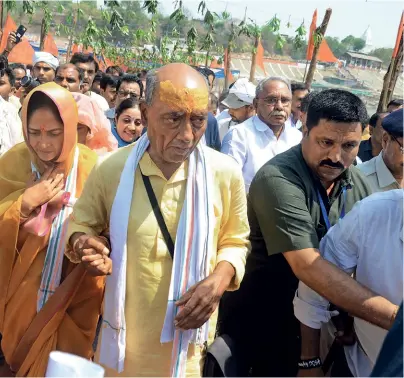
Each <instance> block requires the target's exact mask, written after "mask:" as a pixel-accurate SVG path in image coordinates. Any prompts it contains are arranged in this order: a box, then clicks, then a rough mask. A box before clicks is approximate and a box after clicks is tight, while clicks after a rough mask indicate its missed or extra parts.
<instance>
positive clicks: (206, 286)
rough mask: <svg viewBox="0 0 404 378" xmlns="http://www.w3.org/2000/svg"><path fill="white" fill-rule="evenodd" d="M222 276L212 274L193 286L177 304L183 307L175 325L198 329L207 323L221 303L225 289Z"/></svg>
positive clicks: (181, 327) (178, 327)
mask: <svg viewBox="0 0 404 378" xmlns="http://www.w3.org/2000/svg"><path fill="white" fill-rule="evenodd" d="M221 284H222V277H220V276H218V275H215V274H214V273H213V274H211V275H210V276H209V277H207V278H206V279H204V280H203V281H201V282H199V283H198V284H196V285H194V286H193V287H191V288H190V289H189V290H188V291H187V292H186V293H185V294H184V295H183V296H182V298H180V299H179V300H178V301H177V302H176V303H175V304H176V306H178V307H182V308H181V309H180V311H179V313H178V315H177V316H176V317H175V323H174V324H175V327H176V328H177V329H181V330H187V329H196V328H199V327H201V326H202V325H203V324H205V323H206V322H207V321H208V320H209V318H210V317H211V315H212V314H213V312H214V311H215V310H216V308H217V306H218V305H219V301H220V298H221V297H222V295H223V291H222V290H221V289H220V287H221Z"/></svg>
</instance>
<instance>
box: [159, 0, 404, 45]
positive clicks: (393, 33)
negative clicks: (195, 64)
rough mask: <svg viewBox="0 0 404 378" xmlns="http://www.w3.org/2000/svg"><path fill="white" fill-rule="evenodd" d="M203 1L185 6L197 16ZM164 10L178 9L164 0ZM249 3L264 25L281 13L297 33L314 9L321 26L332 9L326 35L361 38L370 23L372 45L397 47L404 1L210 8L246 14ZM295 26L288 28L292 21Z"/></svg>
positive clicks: (234, 2)
mask: <svg viewBox="0 0 404 378" xmlns="http://www.w3.org/2000/svg"><path fill="white" fill-rule="evenodd" d="M199 2H200V1H199V0H196V1H195V0H183V4H184V6H185V7H186V8H187V9H188V10H189V11H190V12H191V13H192V15H193V16H194V17H197V16H198V14H197V12H198V5H199ZM161 4H162V6H161V11H162V12H163V13H165V14H168V13H171V12H172V11H173V10H174V3H173V2H172V1H171V0H161ZM246 6H247V17H249V18H251V19H253V20H255V22H257V24H259V25H263V24H265V23H266V22H267V21H269V20H270V19H271V18H272V17H273V15H274V14H277V15H278V17H279V18H280V19H281V22H282V24H283V25H284V26H283V27H282V28H281V33H284V34H292V35H293V34H294V30H295V29H296V28H297V27H298V26H299V25H300V24H301V22H302V21H303V19H304V23H305V26H306V29H307V30H309V28H310V23H311V19H312V16H313V12H314V10H315V9H316V8H317V10H318V16H317V26H318V25H320V23H321V21H322V19H323V17H324V14H325V10H326V9H327V8H329V7H330V8H331V9H332V15H331V19H330V23H329V24H328V29H327V32H326V35H328V36H332V37H338V38H340V39H343V38H344V37H346V36H347V35H349V34H352V35H354V36H355V37H361V36H362V34H363V33H364V32H365V30H366V29H367V27H368V26H370V29H371V35H372V45H373V46H374V48H378V47H394V45H395V42H396V37H397V30H398V25H399V22H400V18H401V13H402V11H403V9H404V2H403V1H401V0H399V1H396V0H378V1H376V0H349V1H348V0H337V1H336V0H334V1H327V0H316V1H303V0H294V1H292V0H290V1H289V0H277V1H274V0H244V1H241V0H229V1H226V0H213V1H211V0H208V1H207V7H208V9H209V10H211V11H214V12H222V11H223V10H225V9H226V7H227V11H228V12H229V13H231V15H232V16H233V17H234V18H238V19H242V18H243V17H244V12H245V7H246ZM289 16H290V22H291V24H292V28H293V29H287V28H286V26H285V25H286V23H287V22H288V20H289Z"/></svg>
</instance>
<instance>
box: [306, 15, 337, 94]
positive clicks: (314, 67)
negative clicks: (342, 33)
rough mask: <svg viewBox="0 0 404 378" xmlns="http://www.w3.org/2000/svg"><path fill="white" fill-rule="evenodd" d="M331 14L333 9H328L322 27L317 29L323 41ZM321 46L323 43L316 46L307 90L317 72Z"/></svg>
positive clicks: (308, 74)
mask: <svg viewBox="0 0 404 378" xmlns="http://www.w3.org/2000/svg"><path fill="white" fill-rule="evenodd" d="M331 13H332V9H331V8H328V9H327V10H326V11H325V15H324V19H323V22H322V23H321V25H320V27H319V28H318V29H317V30H318V34H320V36H321V39H322V38H324V35H325V32H326V31H327V26H328V23H329V21H330V17H331ZM317 30H316V32H317ZM320 44H321V43H319V44H317V45H316V44H315V45H314V49H313V56H312V58H311V62H310V67H309V71H308V72H307V76H306V88H310V87H311V83H312V82H313V78H314V73H315V71H316V66H317V55H318V51H319V49H320Z"/></svg>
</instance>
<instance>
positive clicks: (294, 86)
mask: <svg viewBox="0 0 404 378" xmlns="http://www.w3.org/2000/svg"><path fill="white" fill-rule="evenodd" d="M290 89H291V90H292V94H293V93H295V92H296V91H307V90H308V89H307V88H306V84H305V83H292V84H290ZM309 92H310V91H309Z"/></svg>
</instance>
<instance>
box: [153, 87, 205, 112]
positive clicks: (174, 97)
mask: <svg viewBox="0 0 404 378" xmlns="http://www.w3.org/2000/svg"><path fill="white" fill-rule="evenodd" d="M159 95H160V101H162V102H164V103H166V104H167V105H169V106H170V107H172V108H173V109H174V110H178V111H185V112H187V113H191V112H193V111H204V110H207V108H208V101H209V95H208V91H207V89H206V88H203V89H199V88H176V87H175V86H174V85H173V83H172V82H171V81H170V80H166V81H162V82H161V83H160V85H159Z"/></svg>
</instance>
